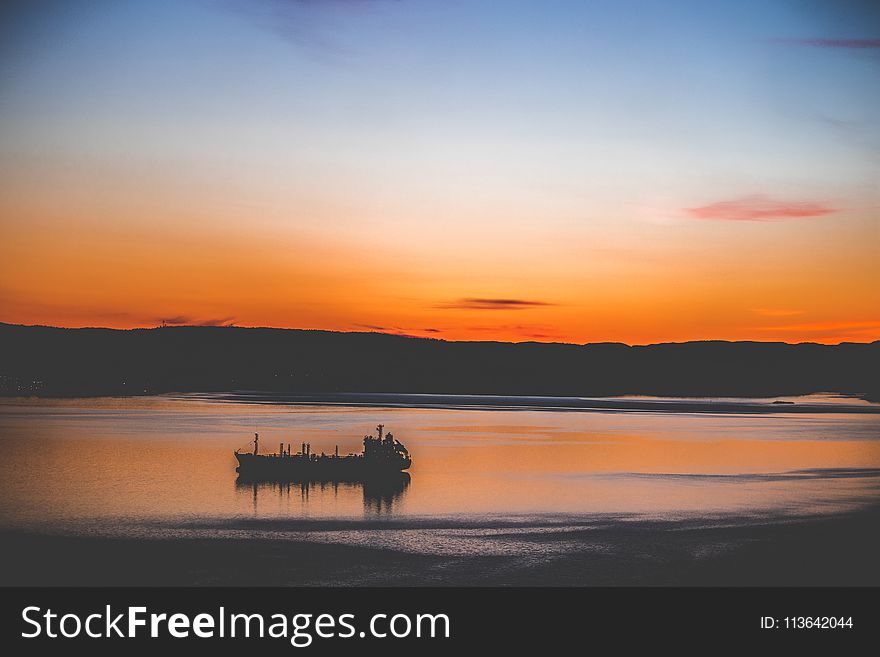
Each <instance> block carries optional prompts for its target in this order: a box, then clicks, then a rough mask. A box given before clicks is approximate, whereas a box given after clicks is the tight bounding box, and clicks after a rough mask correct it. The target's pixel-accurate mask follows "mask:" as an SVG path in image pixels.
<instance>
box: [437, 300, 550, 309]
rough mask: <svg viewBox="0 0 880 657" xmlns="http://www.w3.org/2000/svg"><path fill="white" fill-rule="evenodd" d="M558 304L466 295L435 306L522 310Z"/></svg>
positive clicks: (444, 307)
mask: <svg viewBox="0 0 880 657" xmlns="http://www.w3.org/2000/svg"><path fill="white" fill-rule="evenodd" d="M553 305H556V304H553V303H548V302H546V301H533V300H529V299H494V298H480V297H465V298H463V299H456V300H455V301H450V302H448V303H443V304H439V305H437V306H435V308H443V309H451V310H522V309H524V308H534V307H539V306H553Z"/></svg>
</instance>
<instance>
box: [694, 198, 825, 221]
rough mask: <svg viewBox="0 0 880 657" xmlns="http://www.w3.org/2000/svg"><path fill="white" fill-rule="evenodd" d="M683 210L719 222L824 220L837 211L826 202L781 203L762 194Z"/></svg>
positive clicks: (698, 217)
mask: <svg viewBox="0 0 880 657" xmlns="http://www.w3.org/2000/svg"><path fill="white" fill-rule="evenodd" d="M684 211H685V212H686V213H687V214H688V215H690V216H691V217H695V218H697V219H708V220H717V221H789V220H792V219H808V218H811V217H821V216H824V215H828V214H833V213H834V212H837V209H836V208H832V207H831V206H829V205H826V204H825V203H819V202H815V201H778V200H774V199H772V198H770V197H768V196H765V195H763V194H754V195H752V196H744V197H742V198H738V199H732V200H729V201H718V202H717V203H710V204H709V205H701V206H699V207H695V208H685V209H684Z"/></svg>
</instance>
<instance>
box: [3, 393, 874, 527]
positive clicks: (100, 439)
mask: <svg viewBox="0 0 880 657" xmlns="http://www.w3.org/2000/svg"><path fill="white" fill-rule="evenodd" d="M402 400H403V401H402V402H401V403H403V404H405V403H406V399H405V398H402ZM820 401H821V400H820ZM826 401H827V400H826ZM831 401H832V402H833V400H831ZM758 403H767V402H758ZM784 411H785V409H784V407H783V409H782V412H774V413H762V414H742V413H669V412H593V411H591V412H560V411H558V410H555V411H553V410H546V411H544V410H491V411H490V410H461V409H442V408H441V409H438V408H429V409H426V408H406V407H396V408H363V407H340V406H320V405H311V406H295V405H279V404H243V403H236V402H230V401H218V400H216V399H211V398H210V397H205V396H182V397H141V398H104V399H84V400H36V399H33V400H23V399H7V400H3V401H2V402H0V448H2V455H3V457H2V459H0V526H3V527H17V528H30V529H38V530H43V531H49V532H65V531H71V532H81V531H88V532H98V533H100V534H105V535H106V534H117V533H118V534H132V533H139V532H140V533H147V534H150V535H156V534H161V532H163V531H172V529H171V528H172V527H175V526H177V527H179V526H182V525H185V524H186V523H187V522H203V521H211V520H215V519H253V518H257V519H267V520H277V519H279V518H280V519H290V520H298V519H309V520H315V519H367V520H376V519H389V518H392V519H413V520H415V519H421V520H424V519H431V518H446V519H449V518H464V519H469V520H472V521H476V522H479V521H480V520H483V521H487V520H490V519H503V518H516V517H524V516H528V517H532V518H534V517H535V516H546V517H550V516H554V515H560V516H572V515H589V514H637V515H639V516H650V517H659V518H673V517H681V516H683V515H685V516H686V515H687V514H702V515H721V516H725V515H730V516H734V515H736V516H742V515H760V514H763V513H774V514H779V513H783V514H788V513H790V514H813V513H837V512H841V511H844V510H849V509H853V508H856V507H859V506H861V505H866V504H870V503H873V502H876V501H877V500H878V499H880V414H877V413H861V414H854V413H831V412H821V413H786V412H784ZM379 423H383V424H384V425H385V426H386V428H387V429H388V430H391V431H393V432H394V434H395V437H397V438H398V439H400V440H401V441H402V442H403V443H404V444H406V446H407V447H408V448H409V450H410V452H411V453H412V455H413V458H414V465H413V467H412V469H411V471H410V477H409V480H408V481H407V480H405V479H404V480H401V481H399V482H394V483H392V484H390V485H388V486H384V487H381V488H378V489H377V488H376V487H375V486H373V487H370V486H367V487H364V486H362V485H359V484H338V485H334V484H324V485H320V484H314V485H298V484H260V485H253V484H241V483H238V482H237V475H236V472H235V466H236V462H235V459H234V457H233V455H232V452H233V450H234V449H236V448H238V447H242V448H244V449H247V448H248V446H249V441H250V440H251V439H252V437H253V433H254V432H255V431H258V432H259V433H260V436H261V444H262V445H263V447H264V449H265V450H266V451H274V450H276V449H277V446H278V444H279V443H281V442H283V443H285V444H286V443H291V444H292V445H293V446H294V449H297V448H298V446H299V444H300V443H301V442H304V441H305V442H309V443H311V446H312V450H313V451H317V452H321V451H325V452H327V453H330V452H332V451H333V449H334V447H335V446H336V445H339V449H340V452H341V453H347V452H357V451H360V446H361V438H362V436H363V435H364V434H365V433H370V432H372V431H373V430H374V428H375V425H377V424H379Z"/></svg>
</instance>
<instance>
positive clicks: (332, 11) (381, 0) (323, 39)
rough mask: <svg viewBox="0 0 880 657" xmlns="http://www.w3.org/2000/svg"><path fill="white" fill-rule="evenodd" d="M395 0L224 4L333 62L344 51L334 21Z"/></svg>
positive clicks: (251, 0)
mask: <svg viewBox="0 0 880 657" xmlns="http://www.w3.org/2000/svg"><path fill="white" fill-rule="evenodd" d="M396 1H397V0H225V4H226V6H227V7H228V8H230V9H231V10H232V11H233V12H235V13H237V14H238V15H239V16H241V17H243V18H245V19H247V20H249V21H250V22H251V23H252V24H254V25H256V26H258V27H260V28H262V29H265V30H268V31H270V32H273V33H275V34H276V35H278V36H279V37H281V38H282V39H285V40H286V41H289V42H291V43H294V44H296V45H298V46H301V47H303V48H305V49H306V50H308V51H309V52H311V54H312V55H313V56H316V57H317V58H319V59H321V60H327V61H335V60H338V59H339V58H340V57H341V56H343V55H344V54H345V50H346V49H345V48H344V46H343V45H342V44H341V43H339V42H338V41H337V40H336V39H335V38H334V37H333V36H332V35H333V33H334V29H333V27H334V25H335V24H336V21H338V20H339V19H340V18H342V17H344V16H345V15H348V14H352V13H354V12H357V11H366V10H369V8H371V7H373V6H379V5H382V4H388V3H392V2H396Z"/></svg>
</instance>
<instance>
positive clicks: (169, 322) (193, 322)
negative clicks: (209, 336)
mask: <svg viewBox="0 0 880 657" xmlns="http://www.w3.org/2000/svg"><path fill="white" fill-rule="evenodd" d="M234 321H235V317H217V318H211V319H196V318H194V317H190V316H189V315H173V316H171V317H160V318H159V319H158V320H157V322H156V323H159V324H164V325H166V326H232V324H233V322H234Z"/></svg>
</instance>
